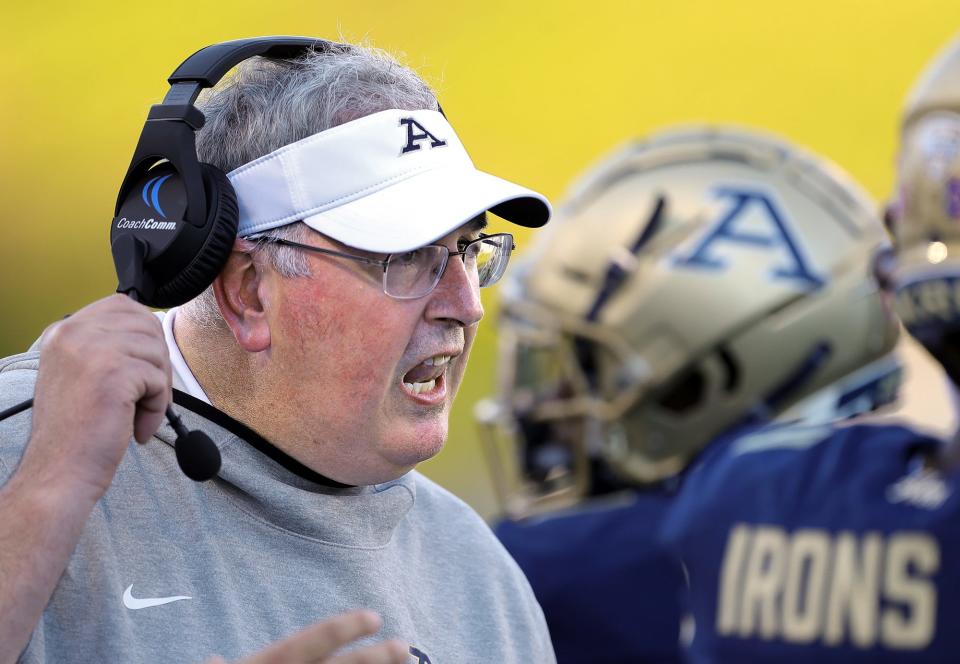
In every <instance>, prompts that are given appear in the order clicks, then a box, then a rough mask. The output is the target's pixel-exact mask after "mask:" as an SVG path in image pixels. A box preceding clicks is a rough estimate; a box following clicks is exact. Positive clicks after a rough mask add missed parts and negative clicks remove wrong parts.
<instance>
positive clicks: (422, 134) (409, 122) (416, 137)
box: [400, 118, 447, 154]
mask: <svg viewBox="0 0 960 664" xmlns="http://www.w3.org/2000/svg"><path fill="white" fill-rule="evenodd" d="M400 125H401V126H405V127H406V128H407V143H406V145H404V146H403V149H402V150H400V154H407V153H408V152H413V151H414V150H419V149H420V145H419V142H420V141H425V140H427V139H428V138H429V139H430V147H431V148H438V147H440V146H441V145H446V144H447V142H446V141H444V140H441V139H439V138H437V137H436V136H434V135H433V134H431V133H430V132H429V131H427V129H426V127H424V126H423V125H422V124H420V123H419V122H417V121H416V120H414V119H413V118H400ZM414 127H416V128H417V129H419V130H420V131H419V132H417V133H415V132H414V130H413V128H414Z"/></svg>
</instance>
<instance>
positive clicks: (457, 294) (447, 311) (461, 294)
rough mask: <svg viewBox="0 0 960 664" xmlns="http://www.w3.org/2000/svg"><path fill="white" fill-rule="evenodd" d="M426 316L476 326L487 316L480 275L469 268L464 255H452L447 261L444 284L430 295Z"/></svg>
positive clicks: (439, 285)
mask: <svg viewBox="0 0 960 664" xmlns="http://www.w3.org/2000/svg"><path fill="white" fill-rule="evenodd" d="M426 315H427V317H428V318H431V319H434V320H445V321H450V322H452V323H454V324H456V325H459V326H462V327H469V326H471V325H476V324H477V323H479V322H480V319H481V318H483V304H482V303H481V302H480V284H479V283H478V281H477V274H476V272H475V271H474V272H471V271H470V270H468V269H467V267H466V265H465V264H464V262H463V260H461V259H460V257H456V256H451V257H450V260H449V261H448V262H447V268H446V270H445V271H444V273H443V276H442V277H441V278H440V283H438V284H437V287H436V288H435V289H434V291H433V292H432V293H431V294H430V303H429V304H428V305H427V309H426Z"/></svg>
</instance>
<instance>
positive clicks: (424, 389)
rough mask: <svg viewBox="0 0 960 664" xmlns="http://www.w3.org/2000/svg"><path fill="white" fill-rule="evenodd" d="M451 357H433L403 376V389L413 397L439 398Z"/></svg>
mask: <svg viewBox="0 0 960 664" xmlns="http://www.w3.org/2000/svg"><path fill="white" fill-rule="evenodd" d="M452 357H453V356H451V355H434V356H433V357H428V358H427V359H426V360H424V361H423V362H421V363H420V364H418V365H417V366H415V367H414V368H413V369H411V370H410V371H408V372H407V373H405V374H404V375H403V379H402V381H403V389H404V391H406V392H407V393H408V394H410V395H412V396H414V397H431V396H439V395H442V394H443V392H444V387H445V381H444V376H445V374H446V371H447V367H448V366H449V365H450V360H451V359H452Z"/></svg>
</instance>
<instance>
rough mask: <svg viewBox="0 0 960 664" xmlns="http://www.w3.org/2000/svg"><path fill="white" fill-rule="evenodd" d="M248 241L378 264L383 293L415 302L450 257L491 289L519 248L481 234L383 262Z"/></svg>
mask: <svg viewBox="0 0 960 664" xmlns="http://www.w3.org/2000/svg"><path fill="white" fill-rule="evenodd" d="M248 239H250V240H255V241H259V242H272V243H274V244H280V245H283V246H286V247H295V248H297V249H303V250H305V251H313V252H316V253H319V254H326V255H328V256H337V257H339V258H349V259H350V260H352V261H357V262H359V263H367V264H368V265H379V266H380V267H381V268H383V292H384V293H386V294H387V295H389V296H390V297H393V298H396V299H398V300H413V299H416V298H418V297H423V296H424V295H427V294H429V293H431V292H432V291H433V289H434V288H436V287H437V284H438V283H440V279H442V278H443V274H444V272H445V271H446V269H447V263H448V262H449V261H450V257H451V256H460V257H461V258H462V259H463V264H464V266H465V267H466V269H467V272H468V274H469V275H470V276H472V277H474V278H475V279H476V283H477V285H478V286H479V287H480V288H486V287H487V286H492V285H493V284H495V283H497V282H498V281H499V280H500V277H502V276H503V273H504V272H505V271H506V269H507V263H508V262H509V261H510V254H511V252H512V251H513V250H514V249H515V248H516V245H515V244H514V243H513V235H511V234H510V233H495V234H493V235H483V234H481V235H480V237H478V238H477V239H476V240H470V241H463V242H462V243H460V251H450V250H449V249H448V248H447V247H445V246H443V245H439V244H428V245H427V246H425V247H420V248H419V249H414V250H412V251H407V252H404V253H402V254H390V255H389V256H387V257H386V258H385V259H384V260H378V259H376V258H367V257H366V256H355V255H354V254H347V253H344V252H342V251H334V250H333V249H325V248H323V247H314V246H313V245H309V244H301V243H299V242H293V241H291V240H284V239H283V238H279V237H272V236H269V235H263V236H254V237H250V238H248Z"/></svg>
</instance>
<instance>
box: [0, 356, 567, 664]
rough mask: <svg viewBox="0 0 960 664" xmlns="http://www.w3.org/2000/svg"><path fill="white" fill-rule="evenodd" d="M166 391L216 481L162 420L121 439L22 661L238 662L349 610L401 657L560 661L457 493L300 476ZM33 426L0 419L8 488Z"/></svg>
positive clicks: (25, 359)
mask: <svg viewBox="0 0 960 664" xmlns="http://www.w3.org/2000/svg"><path fill="white" fill-rule="evenodd" d="M37 360H38V354H37V353H36V352H30V353H25V354H23V355H18V356H14V357H10V358H6V359H4V360H0V409H3V408H7V407H9V406H11V405H13V404H15V403H19V402H20V401H22V400H23V399H26V398H29V397H30V396H32V395H33V386H34V382H35V379H36V371H37V366H38V361H37ZM175 396H176V399H175V400H176V401H177V403H178V404H179V405H177V406H175V409H176V410H177V411H178V412H179V413H180V415H181V417H183V420H184V423H185V424H186V425H187V426H188V427H190V428H199V429H202V430H204V431H205V432H207V433H208V434H209V435H210V437H211V438H212V439H213V440H214V442H215V443H216V444H217V446H218V447H219V448H220V451H221V453H222V455H223V468H222V469H221V471H220V474H219V476H218V477H217V478H216V479H214V480H212V481H210V482H206V483H201V484H198V483H195V482H193V481H191V480H189V479H187V478H186V477H185V476H184V475H183V474H182V473H181V472H180V470H179V469H178V468H177V463H176V459H175V456H174V449H173V447H172V445H173V440H174V434H173V432H172V430H171V429H170V428H169V426H168V425H166V424H165V425H164V426H163V427H161V429H160V430H159V431H158V432H157V435H156V437H155V438H154V439H153V440H151V441H150V442H148V443H147V444H146V445H137V444H136V443H131V444H130V447H129V448H128V451H127V454H126V455H125V457H124V459H123V462H122V463H121V464H120V467H119V469H118V470H117V473H116V476H115V477H114V479H113V483H112V484H111V486H110V489H109V490H108V491H107V493H106V494H105V495H104V496H103V497H102V498H101V499H100V501H99V502H98V503H97V504H96V506H95V507H94V510H93V513H92V514H91V516H90V519H89V521H88V522H87V525H86V528H85V530H84V532H83V535H82V536H81V538H80V541H79V543H78V544H77V547H76V550H75V551H74V554H73V556H72V558H71V559H70V562H69V564H68V565H67V569H66V571H65V572H64V574H63V576H62V577H61V579H60V581H59V583H58V585H57V587H56V590H55V591H54V594H53V597H52V599H51V600H50V603H49V604H48V605H47V608H46V610H45V612H44V614H43V617H42V619H41V621H40V623H39V624H38V625H37V628H36V629H35V631H34V633H33V636H32V638H31V640H30V643H29V644H28V646H27V649H26V650H25V651H24V653H23V654H22V656H21V658H20V661H21V662H30V663H33V662H58V663H59V662H125V663H136V662H143V663H148V662H149V663H154V662H198V661H201V660H203V659H204V658H206V657H208V656H209V655H211V654H220V655H223V656H225V657H227V658H228V659H234V658H239V657H241V656H245V655H249V654H251V653H253V652H254V651H256V650H258V649H260V648H262V647H264V646H266V645H267V644H269V643H271V642H274V641H276V640H278V639H281V638H283V637H285V636H288V635H290V634H292V633H293V632H295V631H297V630H299V629H301V628H303V627H305V626H307V625H309V624H311V623H313V622H315V621H317V620H320V619H323V618H327V617H330V616H333V615H335V614H338V613H341V612H343V611H346V610H349V609H354V608H370V609H373V610H375V611H377V612H379V613H380V614H381V615H382V616H383V619H384V627H383V630H382V632H381V636H385V637H398V638H401V639H403V640H404V641H406V642H408V643H409V644H410V652H411V655H410V662H411V663H415V662H416V663H420V664H423V663H425V662H431V663H432V664H451V663H454V662H457V663H473V662H497V663H498V664H503V663H508V662H517V663H521V662H522V663H524V664H528V663H531V662H536V663H540V662H544V663H549V662H554V661H555V658H554V654H553V649H552V647H551V645H550V639H549V635H548V632H547V627H546V624H545V622H544V619H543V614H542V612H541V610H540V607H539V606H538V604H537V602H536V600H535V599H534V596H533V593H532V592H531V590H530V586H529V585H528V583H527V581H526V579H525V578H524V577H523V575H522V573H521V572H520V570H519V569H518V568H517V566H516V564H515V563H514V562H513V560H512V559H511V558H510V557H509V555H508V554H507V553H506V552H505V551H504V549H503V548H502V547H501V546H500V544H499V543H498V542H497V540H496V538H495V537H494V536H493V535H492V534H491V532H490V531H489V529H488V528H487V526H486V524H484V523H483V521H482V520H481V519H480V518H479V517H478V516H477V514H476V513H475V512H474V511H473V510H472V509H470V507H468V506H467V505H466V504H464V503H463V502H462V501H460V500H459V499H457V498H456V497H454V496H453V495H451V494H450V493H449V492H447V491H445V490H444V489H442V488H441V487H439V486H438V485H436V484H434V483H433V482H431V481H430V480H428V479H427V478H425V477H424V476H423V475H421V474H420V473H417V472H416V471H414V472H410V473H408V474H407V475H405V476H403V477H401V478H399V479H397V480H395V481H392V482H387V483H385V484H380V485H376V486H365V487H356V488H346V489H336V488H330V487H328V486H324V485H323V484H319V483H316V482H313V481H310V480H308V479H305V478H304V477H303V476H302V475H303V474H302V473H301V474H297V473H295V472H291V470H289V469H288V467H290V466H289V463H287V464H286V465H284V464H283V463H278V462H277V461H276V460H274V458H271V456H269V455H268V454H265V453H264V452H263V451H261V450H266V451H267V452H270V451H271V448H270V447H269V444H267V443H266V441H263V439H261V438H259V437H258V436H257V435H256V434H255V433H253V432H251V431H249V430H248V429H246V428H245V427H244V426H243V425H242V424H240V423H238V422H236V421H235V420H231V419H230V418H228V417H227V416H226V415H223V414H222V413H220V412H219V411H216V410H214V409H213V408H212V407H211V406H208V405H207V404H203V403H202V402H200V401H198V400H196V399H194V398H192V397H190V396H189V395H186V394H184V393H181V392H176V393H175ZM184 404H185V405H187V406H188V407H184ZM191 409H192V410H191ZM194 411H196V412H194ZM29 432H30V413H29V412H27V413H23V414H19V415H16V416H14V417H12V418H9V419H7V420H5V421H3V422H0V484H2V483H5V482H6V481H7V479H8V478H9V476H10V474H11V473H12V472H13V470H14V469H15V467H16V465H17V463H18V461H19V459H20V457H21V455H22V454H23V450H24V447H25V445H26V443H27V440H28V438H29ZM258 447H259V449H258ZM281 461H283V459H281Z"/></svg>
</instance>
